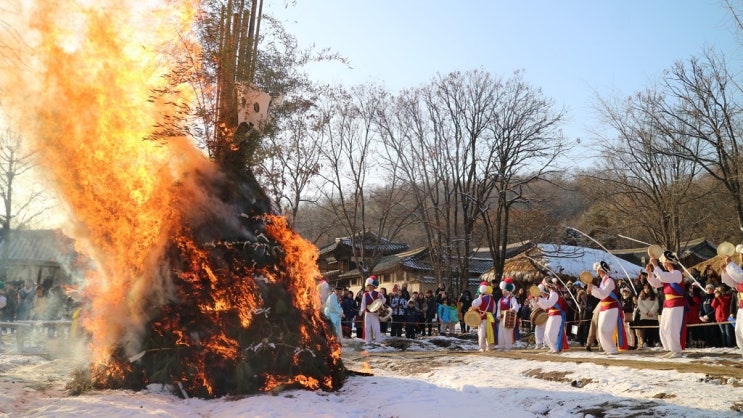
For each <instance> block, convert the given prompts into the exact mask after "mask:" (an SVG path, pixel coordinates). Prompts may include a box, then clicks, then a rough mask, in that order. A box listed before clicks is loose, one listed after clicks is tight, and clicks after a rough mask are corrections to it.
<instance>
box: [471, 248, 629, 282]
mask: <svg viewBox="0 0 743 418" xmlns="http://www.w3.org/2000/svg"><path fill="white" fill-rule="evenodd" d="M602 260H603V261H606V262H607V263H608V264H609V266H610V268H611V270H612V271H611V272H610V274H611V275H612V276H613V277H616V278H622V277H626V275H625V271H626V274H628V275H629V276H630V277H636V276H637V275H638V274H639V273H640V271H641V270H642V267H640V266H638V265H636V264H632V263H630V262H628V261H625V260H621V259H619V258H616V257H614V256H612V255H611V254H609V253H607V252H606V251H603V250H596V249H593V248H586V247H575V246H572V245H556V244H538V245H537V246H536V247H534V248H531V249H529V250H526V251H524V252H522V253H520V254H518V255H516V256H514V257H512V258H509V259H508V260H506V264H505V266H504V269H503V274H504V275H506V276H509V277H511V278H512V279H514V280H515V281H516V282H521V283H522V284H534V283H538V282H540V281H541V280H542V279H543V278H544V277H546V276H551V275H552V274H553V273H554V274H556V275H558V276H560V278H562V279H563V280H566V281H567V280H575V279H577V278H578V277H579V276H580V273H581V272H583V271H589V272H591V274H593V275H595V274H596V272H595V271H594V269H593V263H595V262H597V261H602ZM481 278H482V279H483V280H487V281H490V280H492V279H493V270H492V269H491V270H489V271H488V272H486V273H484V274H483V275H482V276H481Z"/></svg>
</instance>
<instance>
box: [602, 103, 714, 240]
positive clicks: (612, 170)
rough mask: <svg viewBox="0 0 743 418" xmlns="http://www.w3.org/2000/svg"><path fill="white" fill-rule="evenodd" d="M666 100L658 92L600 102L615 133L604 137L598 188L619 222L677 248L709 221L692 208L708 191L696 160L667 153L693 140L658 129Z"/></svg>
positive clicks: (627, 228) (603, 200)
mask: <svg viewBox="0 0 743 418" xmlns="http://www.w3.org/2000/svg"><path fill="white" fill-rule="evenodd" d="M662 101H663V100H662V98H661V97H660V94H659V93H657V92H654V91H646V92H645V93H641V94H637V95H634V96H632V97H630V98H628V99H627V100H626V101H624V102H620V103H611V102H609V101H608V100H602V101H601V105H602V108H601V114H602V115H603V119H604V122H605V123H606V124H607V125H608V126H611V127H612V128H614V131H615V132H616V137H614V138H604V142H603V145H602V147H601V148H602V149H601V155H602V156H603V157H604V158H603V159H602V167H601V168H602V169H601V170H597V171H596V173H595V174H594V176H595V177H596V178H597V179H599V180H601V181H602V182H603V183H604V184H605V186H606V187H602V188H601V189H600V190H599V191H598V192H599V193H598V194H597V196H598V197H599V198H600V200H599V205H600V206H601V207H602V208H604V209H608V208H609V207H611V208H612V209H613V211H612V215H613V216H614V218H616V223H617V224H619V225H622V228H623V229H624V230H625V231H626V230H633V229H634V230H640V231H642V232H643V235H647V236H649V237H651V239H652V242H654V243H658V244H661V245H663V246H664V247H665V248H670V249H673V250H674V251H678V250H679V249H680V248H681V245H682V243H684V242H686V241H688V240H689V239H691V238H694V236H695V235H696V234H697V233H698V232H699V229H698V227H699V225H701V224H702V222H703V221H704V220H705V219H704V217H702V218H700V217H697V215H698V214H697V213H695V211H692V209H693V207H694V206H695V205H697V204H698V203H699V202H700V200H701V199H702V198H703V197H704V193H703V191H701V190H700V189H699V188H698V187H695V181H696V180H697V177H698V174H699V170H700V168H699V166H698V165H697V163H696V162H695V161H694V160H693V159H688V158H682V157H680V156H679V155H677V154H675V153H673V152H668V150H669V149H672V147H674V146H677V145H678V144H684V146H686V147H688V146H691V142H693V141H692V140H691V139H690V138H688V137H686V136H684V135H682V134H681V133H680V132H677V133H676V134H675V135H674V136H668V135H667V132H670V131H671V130H670V129H668V128H667V127H666V128H665V129H662V130H659V129H657V124H656V123H655V121H656V120H657V117H656V116H655V115H656V114H657V112H658V110H657V109H656V105H657V104H658V103H662ZM669 122H670V121H669ZM661 150H662V151H661ZM708 216H709V215H708Z"/></svg>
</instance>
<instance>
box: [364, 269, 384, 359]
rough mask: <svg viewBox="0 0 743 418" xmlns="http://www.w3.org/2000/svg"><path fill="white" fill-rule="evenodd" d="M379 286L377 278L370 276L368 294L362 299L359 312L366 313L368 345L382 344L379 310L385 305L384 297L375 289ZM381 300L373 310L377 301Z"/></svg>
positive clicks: (365, 293) (365, 326)
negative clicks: (372, 343) (374, 342)
mask: <svg viewBox="0 0 743 418" xmlns="http://www.w3.org/2000/svg"><path fill="white" fill-rule="evenodd" d="M378 286H379V281H377V277H376V276H373V275H372V276H369V277H368V278H367V279H366V292H364V295H363V296H362V297H361V307H360V308H359V311H361V312H364V340H366V343H367V344H371V342H372V340H374V341H376V342H378V343H379V342H381V339H382V337H381V332H380V326H379V313H378V312H377V311H378V309H379V308H380V307H381V306H382V305H383V304H384V302H385V298H384V296H383V295H382V294H381V293H379V292H377V291H376V290H375V289H376V288H377V287H378ZM377 300H379V301H380V302H377V304H376V305H375V308H376V309H374V308H372V305H373V304H374V302H375V301H377Z"/></svg>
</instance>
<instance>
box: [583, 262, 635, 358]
mask: <svg viewBox="0 0 743 418" xmlns="http://www.w3.org/2000/svg"><path fill="white" fill-rule="evenodd" d="M593 268H594V269H595V270H596V273H597V274H598V275H599V278H600V279H601V282H600V283H599V286H594V285H593V284H592V283H588V284H587V286H588V292H589V293H591V294H592V295H593V296H595V297H596V298H598V299H599V300H601V302H600V303H599V305H598V306H597V307H596V309H600V310H601V311H600V312H599V319H598V334H599V344H601V347H602V348H603V349H604V353H606V354H617V352H618V348H617V346H619V348H621V349H623V350H627V349H628V348H629V345H628V344H627V336H626V335H625V332H624V312H622V310H621V309H620V306H619V294H618V293H617V290H618V289H617V284H616V281H615V280H614V278H612V277H611V276H610V275H609V271H610V270H609V264H607V263H606V262H605V261H601V262H596V263H594V264H593ZM615 336H616V341H615V339H614V337H615Z"/></svg>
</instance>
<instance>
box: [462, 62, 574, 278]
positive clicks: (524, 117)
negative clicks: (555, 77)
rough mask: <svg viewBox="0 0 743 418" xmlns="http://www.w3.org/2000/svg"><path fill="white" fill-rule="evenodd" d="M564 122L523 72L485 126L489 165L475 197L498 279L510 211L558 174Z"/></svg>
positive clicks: (506, 89) (511, 81)
mask: <svg viewBox="0 0 743 418" xmlns="http://www.w3.org/2000/svg"><path fill="white" fill-rule="evenodd" d="M564 117H565V113H564V111H563V110H559V109H556V108H555V104H554V102H553V101H552V100H550V99H548V98H546V97H544V95H543V94H542V91H541V89H539V88H535V87H533V86H531V85H529V84H528V83H527V82H526V81H525V80H524V79H523V74H522V73H521V72H517V73H516V74H514V76H513V77H512V78H511V79H509V80H507V81H506V82H505V83H504V84H503V86H502V87H501V89H500V92H499V96H498V100H497V103H496V106H495V107H494V109H493V122H492V123H491V124H490V125H488V126H487V130H488V132H489V134H490V136H491V138H492V139H491V141H490V142H489V143H487V144H484V147H483V150H482V152H483V153H484V155H486V156H487V159H485V158H483V160H484V161H485V162H486V164H485V165H483V167H482V169H483V170H482V176H481V179H482V180H481V184H479V185H478V187H477V189H476V190H477V191H479V193H478V194H476V195H475V202H476V203H477V205H478V208H479V209H480V210H481V214H482V219H483V221H484V225H485V229H486V231H487V232H488V233H487V238H488V244H489V247H490V251H491V254H492V256H493V267H494V269H495V272H496V274H497V275H500V274H501V273H502V271H503V266H504V264H505V261H506V246H507V244H508V226H509V224H510V219H509V216H510V211H511V208H512V207H513V206H514V205H518V204H524V203H528V202H529V197H528V196H527V194H526V188H527V187H528V186H529V185H530V184H532V183H535V182H538V181H540V180H547V179H549V176H550V175H551V174H554V173H556V172H557V171H558V170H557V168H556V166H555V164H554V162H555V160H556V159H557V157H558V156H559V155H560V154H561V153H562V152H564V151H565V150H566V149H567V146H566V143H565V141H564V138H563V136H562V131H561V130H560V129H559V127H560V124H561V123H562V121H563V119H564Z"/></svg>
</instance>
